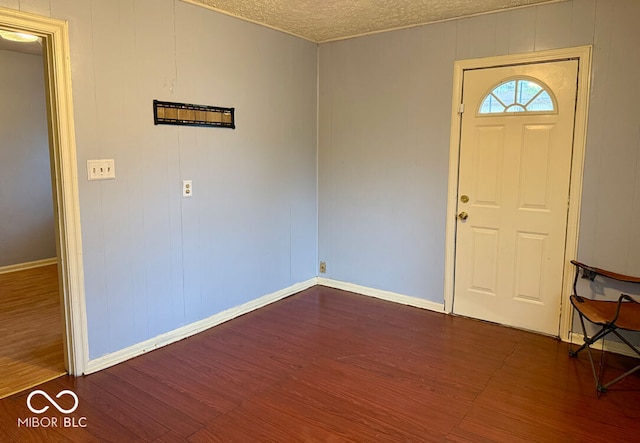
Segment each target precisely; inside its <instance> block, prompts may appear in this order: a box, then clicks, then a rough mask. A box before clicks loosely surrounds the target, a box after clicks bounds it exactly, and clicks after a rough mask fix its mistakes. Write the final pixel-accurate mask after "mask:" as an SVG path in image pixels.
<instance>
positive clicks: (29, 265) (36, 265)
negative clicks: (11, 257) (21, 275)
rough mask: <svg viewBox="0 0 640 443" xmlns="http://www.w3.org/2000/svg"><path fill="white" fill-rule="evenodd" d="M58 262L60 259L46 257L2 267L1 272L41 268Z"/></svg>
mask: <svg viewBox="0 0 640 443" xmlns="http://www.w3.org/2000/svg"><path fill="white" fill-rule="evenodd" d="M57 263H58V259H57V258H55V257H53V258H45V259H42V260H36V261H30V262H26V263H18V264H17V265H8V266H2V267H0V274H8V273H9V272H18V271H25V270H27V269H33V268H40V267H42V266H50V265H55V264H57Z"/></svg>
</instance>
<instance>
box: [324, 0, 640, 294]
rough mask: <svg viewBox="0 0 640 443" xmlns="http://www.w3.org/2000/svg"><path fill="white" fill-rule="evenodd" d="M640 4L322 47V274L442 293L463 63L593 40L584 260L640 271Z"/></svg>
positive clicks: (491, 19) (574, 6)
mask: <svg viewBox="0 0 640 443" xmlns="http://www.w3.org/2000/svg"><path fill="white" fill-rule="evenodd" d="M638 17H640V2H638V1H636V0H575V1H568V2H562V3H555V4H550V5H543V6H536V7H529V8H523V9H518V10H512V11H505V12H501V13H495V14H489V15H483V16H478V17H473V18H467V19H460V20H454V21H450V22H445V23H439V24H433V25H427V26H423V27H419V28H413V29H408V30H402V31H396V32H390V33H385V34H379V35H372V36H368V37H363V38H357V39H353V40H346V41H340V42H335V43H329V44H324V45H321V47H320V79H321V84H320V127H319V138H320V146H319V159H320V164H319V170H320V177H319V182H320V184H319V215H320V216H319V257H320V260H326V261H327V268H328V269H327V271H328V272H327V276H328V277H330V278H334V279H337V280H343V281H347V282H352V283H357V284H360V285H364V286H369V287H374V288H379V289H384V290H388V291H394V292H398V293H401V294H406V295H411V296H415V297H420V298H424V299H427V300H430V301H434V302H437V303H443V301H444V300H443V291H444V289H443V279H444V259H445V254H444V249H445V243H444V235H445V220H446V198H447V180H448V156H449V129H450V124H451V122H450V112H451V97H452V83H453V63H454V61H455V60H461V59H468V58H476V57H487V56H495V55H502V54H511V53H522V52H531V51H538V50H545V49H554V48H564V47H571V46H580V45H593V49H594V54H593V77H592V94H591V102H590V108H589V122H588V136H587V148H586V164H585V170H584V188H583V193H584V196H583V201H582V215H581V223H580V237H579V252H578V258H579V259H580V260H581V261H584V262H587V263H591V264H593V265H596V266H599V267H602V268H606V269H612V270H615V271H617V272H621V273H627V274H632V275H640V254H639V253H638V251H639V250H640V236H639V235H638V232H639V231H640V163H639V162H640V156H639V153H640V149H639V148H640V113H638V111H637V109H636V108H637V103H640V89H638V88H637V87H635V86H634V85H635V84H636V83H637V79H638V78H640V52H639V51H638V49H637V44H638V42H640V27H639V26H638V25H637V19H638Z"/></svg>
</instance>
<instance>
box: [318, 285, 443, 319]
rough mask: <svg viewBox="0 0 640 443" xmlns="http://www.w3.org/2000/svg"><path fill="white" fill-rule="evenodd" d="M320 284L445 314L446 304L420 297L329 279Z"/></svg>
mask: <svg viewBox="0 0 640 443" xmlns="http://www.w3.org/2000/svg"><path fill="white" fill-rule="evenodd" d="M318 284H319V285H322V286H328V287H330V288H335V289H342V290H343V291H349V292H355V293H356V294H361V295H367V296H369V297H375V298H379V299H382V300H387V301H391V302H394V303H400V304H403V305H407V306H414V307H416V308H422V309H428V310H429V311H435V312H442V313H444V312H445V310H444V303H436V302H432V301H429V300H424V299H422V298H418V297H412V296H409V295H403V294H398V293H395V292H389V291H383V290H381V289H375V288H370V287H367V286H360V285H356V284H353V283H347V282H343V281H339V280H332V279H329V278H322V277H321V278H318Z"/></svg>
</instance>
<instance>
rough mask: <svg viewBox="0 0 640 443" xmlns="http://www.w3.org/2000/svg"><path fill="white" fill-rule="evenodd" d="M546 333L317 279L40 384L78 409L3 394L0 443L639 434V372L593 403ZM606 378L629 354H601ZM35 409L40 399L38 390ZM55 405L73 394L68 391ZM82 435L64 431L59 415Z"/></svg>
mask: <svg viewBox="0 0 640 443" xmlns="http://www.w3.org/2000/svg"><path fill="white" fill-rule="evenodd" d="M567 351H568V345H567V344H566V343H562V342H559V341H557V340H554V339H552V338H549V337H544V336H539V335H536V334H532V333H528V332H523V331H519V330H515V329H509V328H505V327H501V326H496V325H493V324H489V323H484V322H479V321H475V320H470V319H465V318H459V317H454V316H447V315H443V314H438V313H434V312H429V311H425V310H420V309H417V308H412V307H408V306H403V305H398V304H393V303H390V302H386V301H382V300H377V299H372V298H368V297H364V296H359V295H355V294H351V293H348V292H344V291H339V290H335V289H329V288H325V287H321V286H316V287H313V288H311V289H308V290H306V291H304V292H301V293H300V294H297V295H295V296H292V297H289V298H287V299H285V300H282V301H280V302H277V303H274V304H272V305H269V306H267V307H265V308H262V309H260V310H258V311H255V312H252V313H249V314H246V315H244V316H242V317H239V318H237V319H234V320H231V321H229V322H227V323H225V324H223V325H220V326H218V327H215V328H213V329H210V330H208V331H205V332H203V333H201V334H199V335H197V336H194V337H191V338H188V339H185V340H183V341H180V342H178V343H174V344H172V345H169V346H167V347H164V348H162V349H159V350H156V351H153V352H151V353H148V354H146V355H143V356H140V357H138V358H135V359H132V360H129V361H127V362H125V363H122V364H119V365H117V366H114V367H111V368H109V369H106V370H104V371H101V372H98V373H95V374H92V375H89V376H85V377H80V378H73V377H69V376H63V377H60V378H57V379H55V380H52V381H50V382H48V383H45V384H43V385H41V386H39V389H42V390H44V391H45V392H47V393H48V394H49V395H50V396H51V397H55V395H56V394H57V393H59V392H61V391H62V390H64V389H71V390H73V392H75V393H76V394H77V396H78V398H79V402H78V408H77V409H76V410H75V411H74V412H73V413H71V414H69V415H66V416H64V415H63V414H61V413H58V412H57V411H56V410H55V409H54V408H53V407H51V408H50V409H51V411H48V412H46V413H44V414H41V415H40V416H39V417H43V416H47V415H49V416H50V417H60V422H59V423H58V426H49V427H26V426H25V425H24V424H23V425H22V426H18V420H19V419H21V420H23V423H24V420H25V419H26V418H28V417H31V416H34V415H35V414H33V413H31V412H30V411H29V410H28V409H27V406H26V403H27V396H28V394H29V392H30V391H25V392H23V393H20V394H16V395H13V396H11V397H9V398H7V399H4V400H1V401H0V441H59V440H70V441H82V442H92V441H96V442H97V441H117V442H125V441H134V440H135V441H154V442H178V441H189V442H254V441H270V442H289V441H302V442H317V441H323V442H347V441H358V442H363V441H364V442H369V441H415V442H430V441H438V442H442V441H452V442H483V441H504V442H518V441H544V442H556V441H557V442H567V441H581V442H597V441H605V440H606V441H633V440H636V441H637V440H638V439H640V409H638V404H640V375H633V376H631V377H628V378H627V379H625V380H624V381H623V382H621V383H619V384H618V385H615V386H613V387H612V389H611V390H610V392H608V393H607V394H605V395H603V396H602V397H601V398H600V399H598V398H597V395H596V391H595V386H594V381H593V379H592V375H591V369H590V366H589V363H588V360H587V359H586V356H580V357H579V358H577V359H572V358H570V357H569V356H568V355H567ZM607 363H608V366H607V370H606V376H607V377H613V376H615V375H616V374H618V373H620V372H621V371H622V370H623V369H624V368H625V367H627V366H628V365H630V364H632V363H635V361H634V360H633V361H632V360H631V359H629V358H626V357H620V356H615V355H609V356H607ZM33 401H34V403H35V404H33V405H32V406H34V407H36V408H41V407H43V406H44V405H50V403H48V402H47V401H46V399H44V398H43V397H42V396H41V395H37V396H34V397H33ZM58 401H59V402H60V405H61V407H63V408H70V407H71V406H73V400H72V398H71V396H70V395H64V396H62V397H61V398H60V399H59V400H58ZM63 417H67V419H68V420H71V419H73V420H75V423H76V424H77V425H84V427H64V426H62V418H63Z"/></svg>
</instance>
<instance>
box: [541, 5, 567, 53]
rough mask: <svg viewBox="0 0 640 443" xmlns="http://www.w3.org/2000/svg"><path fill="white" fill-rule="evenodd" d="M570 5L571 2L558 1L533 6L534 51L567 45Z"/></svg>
mask: <svg viewBox="0 0 640 443" xmlns="http://www.w3.org/2000/svg"><path fill="white" fill-rule="evenodd" d="M572 6H573V5H572V3H571V2H560V3H553V4H551V5H545V6H544V7H536V8H535V10H536V38H535V42H534V50H535V51H543V50H545V49H554V48H564V47H567V46H569V43H570V41H571V39H570V33H571V13H572Z"/></svg>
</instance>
